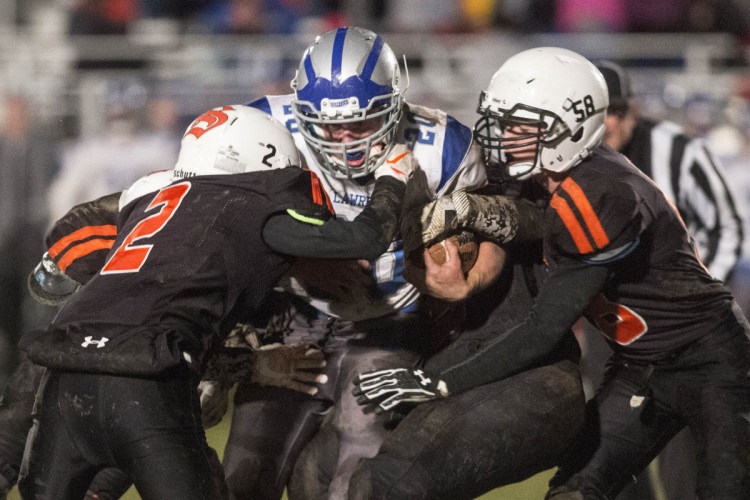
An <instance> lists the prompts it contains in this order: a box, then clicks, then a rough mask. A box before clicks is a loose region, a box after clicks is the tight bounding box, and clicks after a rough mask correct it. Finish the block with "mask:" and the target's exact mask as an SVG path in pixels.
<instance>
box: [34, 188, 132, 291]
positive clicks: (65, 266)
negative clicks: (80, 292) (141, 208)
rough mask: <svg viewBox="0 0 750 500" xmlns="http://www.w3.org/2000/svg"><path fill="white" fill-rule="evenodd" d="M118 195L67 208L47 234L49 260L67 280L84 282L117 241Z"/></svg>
mask: <svg viewBox="0 0 750 500" xmlns="http://www.w3.org/2000/svg"><path fill="white" fill-rule="evenodd" d="M119 198H120V193H114V194H110V195H107V196H103V197H101V198H97V199H96V200H93V201H89V202H86V203H81V204H79V205H76V206H75V207H73V208H71V209H70V210H69V211H68V212H67V213H66V214H65V215H64V216H63V217H62V218H60V219H59V220H58V221H56V222H55V223H54V224H53V226H52V227H51V228H50V230H49V231H48V232H47V238H46V244H47V253H48V255H49V258H50V259H51V260H52V261H53V262H54V263H55V264H56V265H57V267H58V268H59V269H60V271H62V272H63V273H64V274H66V275H67V276H68V277H70V278H72V279H74V280H75V281H77V282H78V283H81V284H83V283H86V282H88V281H89V280H90V279H91V277H92V276H94V275H95V274H96V273H97V272H98V271H99V269H101V268H102V266H103V265H104V260H105V258H106V257H107V254H108V253H109V250H110V249H111V248H112V245H113V244H114V242H115V238H116V237H117V226H116V222H117V214H118V208H117V205H118V200H119Z"/></svg>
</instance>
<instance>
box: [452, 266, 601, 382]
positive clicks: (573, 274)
mask: <svg viewBox="0 0 750 500" xmlns="http://www.w3.org/2000/svg"><path fill="white" fill-rule="evenodd" d="M608 276H609V270H608V268H607V267H606V266H592V265H589V264H586V263H584V262H581V261H579V260H575V259H564V260H563V261H562V262H561V263H560V265H558V266H557V267H556V268H555V270H554V271H553V272H552V273H551V274H550V275H549V276H548V278H547V280H546V281H545V282H544V285H543V286H542V288H541V290H540V291H539V295H538V296H537V298H536V300H535V301H534V305H533V306H532V308H531V311H530V312H529V315H528V316H527V317H526V319H524V321H523V322H521V323H520V324H519V325H518V326H516V327H514V328H512V329H510V330H508V331H507V332H505V333H502V334H500V335H498V336H497V337H496V338H495V339H494V340H493V341H491V342H488V343H487V344H485V346H484V347H483V348H482V349H481V350H479V351H477V352H476V353H475V354H473V355H472V356H470V357H468V358H466V359H464V360H462V361H460V362H458V363H456V364H455V365H453V366H450V367H448V368H446V369H444V370H443V371H442V372H441V373H440V375H439V376H440V378H441V379H442V380H443V381H445V383H446V385H447V386H448V390H449V391H450V393H451V394H456V393H460V392H464V391H466V390H468V389H471V388H472V387H476V386H479V385H482V384H487V383H490V382H493V381H495V380H500V379H503V378H505V377H508V376H510V375H513V374H514V373H518V372H520V371H523V370H526V369H528V368H531V367H532V366H536V365H538V364H540V363H543V362H545V361H546V359H547V357H549V356H550V355H552V353H553V352H554V351H555V349H556V348H557V347H558V345H560V343H562V342H564V341H565V338H564V337H565V335H572V333H569V332H570V328H571V327H572V326H573V323H575V321H576V320H577V319H578V318H579V317H580V316H581V315H582V313H583V310H584V309H585V308H586V306H587V305H588V304H589V302H590V301H591V298H592V297H594V295H596V293H597V292H598V291H599V290H600V289H601V287H602V286H603V285H604V283H605V282H606V280H607V277H608Z"/></svg>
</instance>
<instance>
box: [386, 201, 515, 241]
mask: <svg viewBox="0 0 750 500" xmlns="http://www.w3.org/2000/svg"><path fill="white" fill-rule="evenodd" d="M518 226H519V213H518V207H517V203H516V201H515V200H513V199H511V198H508V197H507V196H501V195H494V196H493V195H479V194H473V193H467V192H466V191H463V190H458V191H454V192H453V193H451V194H449V195H445V196H441V197H440V198H438V199H436V200H433V201H431V202H429V203H428V204H426V205H425V206H424V207H423V208H422V210H421V212H420V211H419V210H417V211H415V212H414V211H413V212H411V213H410V214H408V216H407V217H404V220H403V223H402V226H401V234H402V237H403V240H404V251H405V252H406V254H407V255H408V254H409V253H411V252H413V251H414V250H417V249H419V248H422V247H423V246H424V245H429V244H430V243H433V242H435V241H438V240H442V239H444V238H445V237H447V236H448V235H449V234H451V233H455V232H456V231H457V230H458V229H459V228H465V229H469V230H471V231H473V232H475V233H479V234H481V235H483V236H485V237H487V238H489V239H491V240H493V241H496V242H497V243H507V242H509V241H510V240H512V239H513V237H514V236H515V235H516V232H517V231H518Z"/></svg>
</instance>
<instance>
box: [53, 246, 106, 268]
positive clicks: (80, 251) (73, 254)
mask: <svg viewBox="0 0 750 500" xmlns="http://www.w3.org/2000/svg"><path fill="white" fill-rule="evenodd" d="M114 243H115V240H103V239H93V240H89V241H87V242H86V243H81V244H80V245H76V246H74V247H73V248H71V249H70V250H68V251H67V252H65V256H64V257H63V258H62V259H60V260H59V261H58V262H57V267H59V268H60V271H62V272H65V270H66V269H68V266H70V265H71V264H72V263H73V262H75V261H76V260H77V259H79V258H81V257H85V256H86V255H88V254H90V253H91V252H96V251H97V250H109V249H110V248H112V245H113V244H114ZM102 265H104V262H103V261H102Z"/></svg>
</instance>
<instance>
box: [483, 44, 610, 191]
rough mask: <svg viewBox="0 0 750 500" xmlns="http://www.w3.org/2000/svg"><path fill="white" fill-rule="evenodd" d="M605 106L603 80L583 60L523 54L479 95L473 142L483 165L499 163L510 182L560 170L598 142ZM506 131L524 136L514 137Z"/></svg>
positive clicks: (561, 54) (560, 53)
mask: <svg viewBox="0 0 750 500" xmlns="http://www.w3.org/2000/svg"><path fill="white" fill-rule="evenodd" d="M608 105H609V97H608V93H607V84H606V83H605V81H604V77H603V76H602V74H601V73H600V72H599V70H597V69H596V66H594V65H593V64H592V63H591V62H590V61H589V60H588V59H586V58H585V57H583V56H581V55H580V54H577V53H575V52H573V51H570V50H567V49H561V48H557V47H541V48H536V49H530V50H525V51H523V52H520V53H518V54H516V55H515V56H513V57H511V58H510V59H508V60H507V61H506V62H505V63H504V64H503V65H502V66H500V69H498V70H497V72H496V73H495V74H494V76H493V77H492V80H491V81H490V84H489V86H488V87H487V90H485V91H483V92H482V93H481V94H480V97H479V107H478V109H477V112H478V113H479V114H481V115H482V117H481V118H480V119H479V120H478V121H477V123H476V125H475V126H474V138H475V140H476V141H477V143H478V144H479V145H480V146H481V147H482V150H483V152H484V158H485V163H486V164H487V167H488V168H497V166H498V165H499V166H500V167H501V168H505V169H506V172H505V175H506V176H509V177H511V178H515V179H526V178H528V177H530V176H531V175H533V174H535V173H538V172H540V171H541V169H546V170H551V171H553V172H564V171H566V170H568V169H570V168H572V167H574V166H576V165H578V163H580V162H581V161H582V160H583V159H584V158H586V157H587V156H588V155H589V154H590V153H591V150H592V149H593V148H595V147H596V146H597V145H599V144H600V143H601V141H602V138H603V137H604V117H605V113H606V110H607V106H608ZM509 127H511V128H515V129H517V127H523V128H524V130H525V133H524V134H523V135H515V136H513V135H511V134H509V133H507V132H506V130H507V129H508V128H509ZM531 129H533V130H534V131H533V132H529V130H531ZM504 132H506V135H505V136H503V133H504ZM530 148H531V149H532V150H533V149H534V148H535V150H536V151H535V153H532V154H529V151H530ZM514 152H515V153H516V155H517V158H516V160H515V161H514V158H513V155H514ZM521 157H522V159H520V160H519V158H521ZM529 157H531V159H528V158H529Z"/></svg>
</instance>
